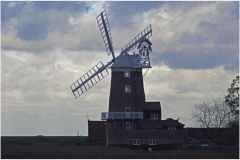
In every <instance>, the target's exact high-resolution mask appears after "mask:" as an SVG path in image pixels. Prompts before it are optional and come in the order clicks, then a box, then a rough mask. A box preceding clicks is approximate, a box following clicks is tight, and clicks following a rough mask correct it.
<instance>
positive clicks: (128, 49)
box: [70, 10, 182, 145]
mask: <svg viewBox="0 0 240 160" xmlns="http://www.w3.org/2000/svg"><path fill="white" fill-rule="evenodd" d="M96 19H97V23H98V26H99V29H100V32H101V35H102V38H103V41H104V45H105V47H106V50H107V53H108V55H112V58H113V59H112V60H111V61H110V62H108V63H107V64H106V65H104V64H103V63H102V62H101V61H100V62H99V63H98V64H97V65H96V66H94V67H93V68H92V69H90V70H89V71H88V72H87V73H86V74H84V75H83V76H82V77H81V78H79V79H78V80H77V81H76V82H74V83H73V84H72V85H71V86H70V87H71V90H72V92H73V94H74V96H75V98H78V97H80V96H81V95H82V94H84V93H85V92H86V91H87V90H89V89H90V88H91V87H93V86H94V85H95V84H96V83H98V82H99V81H101V80H102V79H103V78H105V77H106V76H107V75H108V74H109V72H108V70H107V68H111V73H112V74H111V75H112V77H111V89H110V97H109V107H108V112H102V113H101V120H103V121H88V132H89V138H90V140H91V139H94V140H103V141H105V140H106V142H107V144H120V143H122V144H128V143H130V144H132V143H133V144H136V145H138V144H139V143H140V144H141V139H142V138H141V137H143V138H144V137H145V138H147V137H146V135H148V134H149V133H148V132H145V131H144V132H142V131H143V130H146V129H160V128H163V125H162V124H161V106H160V102H146V100H145V93H144V84H143V76H144V75H143V73H142V72H143V69H147V71H148V69H149V68H151V65H150V58H149V56H150V54H151V52H152V47H151V46H152V43H151V42H150V40H149V38H150V37H151V36H152V28H151V25H149V26H148V27H146V28H145V29H144V30H143V31H141V32H140V33H139V34H138V35H137V36H136V37H134V38H133V39H132V40H131V41H130V42H129V43H127V44H126V45H125V46H124V47H123V48H122V50H121V53H120V54H119V55H118V56H116V57H115V54H114V50H113V41H112V37H111V32H110V27H109V23H108V18H107V14H106V11H105V10H104V11H103V12H101V14H100V15H99V16H97V18H96ZM147 71H146V72H147ZM146 72H145V73H146ZM178 125H179V124H178ZM181 125H182V124H180V127H182V126H181ZM140 132H141V133H140ZM155 134H156V133H155ZM140 138H141V139H140ZM150 138H154V136H153V137H150ZM152 143H155V144H156V139H155V141H153V142H152Z"/></svg>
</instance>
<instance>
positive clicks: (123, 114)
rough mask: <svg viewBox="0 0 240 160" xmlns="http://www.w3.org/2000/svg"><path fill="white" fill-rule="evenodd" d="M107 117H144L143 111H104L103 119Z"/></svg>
mask: <svg viewBox="0 0 240 160" xmlns="http://www.w3.org/2000/svg"><path fill="white" fill-rule="evenodd" d="M107 119H143V112H102V115H101V120H107Z"/></svg>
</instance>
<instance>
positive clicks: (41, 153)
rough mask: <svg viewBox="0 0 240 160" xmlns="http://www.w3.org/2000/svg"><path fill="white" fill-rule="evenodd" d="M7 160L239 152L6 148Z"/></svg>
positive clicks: (231, 154) (233, 155)
mask: <svg viewBox="0 0 240 160" xmlns="http://www.w3.org/2000/svg"><path fill="white" fill-rule="evenodd" d="M1 152H2V153H1V156H2V157H1V158H3V159H5V158H7V159H15V158H17V159H42V158H47V159H52V158H58V159H65V158H66V159H89V158H91V159H169V158H170V159H193V158H194V159H195V158H197V159H238V158H239V152H238V151H236V150H235V151H171V150H160V151H153V152H151V153H149V152H146V151H144V150H141V149H136V150H131V149H129V148H121V147H101V146H45V147H43V146H4V147H2V151H1Z"/></svg>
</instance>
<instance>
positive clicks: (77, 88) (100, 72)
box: [70, 10, 152, 99]
mask: <svg viewBox="0 0 240 160" xmlns="http://www.w3.org/2000/svg"><path fill="white" fill-rule="evenodd" d="M96 19H97V23H98V26H99V29H100V33H101V35H102V39H103V42H104V45H105V47H106V51H107V53H108V56H109V55H112V60H111V61H109V62H107V64H104V63H103V62H101V61H100V62H99V63H98V64H97V65H95V66H94V67H92V68H91V69H90V70H89V71H88V72H87V73H86V74H84V75H83V76H82V77H80V78H79V79H78V80H77V81H75V82H74V83H73V84H72V85H70V87H71V90H72V92H73V95H74V97H75V98H76V99H77V98H78V97H80V96H81V95H83V94H84V93H85V92H86V91H88V90H89V89H90V88H92V87H93V86H94V85H96V84H97V83H98V82H100V81H101V80H102V79H103V78H105V77H106V76H107V75H108V74H109V72H108V70H107V68H109V67H112V68H133V69H136V70H138V69H142V68H148V69H149V68H151V65H150V59H149V53H150V52H151V51H152V48H151V45H152V43H151V42H150V41H149V38H150V37H151V36H152V28H151V24H150V25H149V26H147V27H146V28H145V29H144V30H142V31H141V32H140V33H139V34H138V35H137V36H136V37H134V38H133V39H132V40H131V41H130V42H129V43H127V44H126V45H125V46H124V47H123V48H122V50H121V53H120V54H119V55H118V56H117V57H115V54H114V47H113V40H112V36H111V31H110V26H109V22H108V18H107V13H106V10H104V11H103V12H101V13H100V14H99V15H98V16H97V17H96ZM133 49H138V53H137V54H135V53H133V55H130V51H132V50H133ZM124 74H125V72H124ZM126 74H130V72H126ZM112 81H113V78H112ZM125 89H126V90H127V89H129V88H125ZM144 98H145V97H144Z"/></svg>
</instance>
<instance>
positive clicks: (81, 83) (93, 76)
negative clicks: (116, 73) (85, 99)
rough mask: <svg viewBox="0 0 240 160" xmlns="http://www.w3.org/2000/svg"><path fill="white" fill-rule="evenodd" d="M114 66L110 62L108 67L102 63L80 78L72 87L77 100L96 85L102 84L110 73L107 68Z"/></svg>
mask: <svg viewBox="0 0 240 160" xmlns="http://www.w3.org/2000/svg"><path fill="white" fill-rule="evenodd" d="M111 64H112V61H111V62H108V64H107V65H104V64H103V63H102V62H101V61H100V62H99V63H98V64H97V65H95V66H94V67H93V68H91V69H90V70H89V71H88V72H87V73H86V74H84V75H83V76H82V77H80V78H79V79H78V80H77V81H76V82H74V83H73V84H72V85H71V86H70V87H71V89H72V92H73V94H74V96H75V98H78V97H80V96H81V95H82V94H83V93H85V92H86V91H88V90H89V89H90V88H92V87H93V86H94V85H95V84H97V83H98V82H100V81H101V80H102V79H103V78H105V77H106V76H107V75H108V74H109V73H108V71H107V67H108V66H109V65H111Z"/></svg>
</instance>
